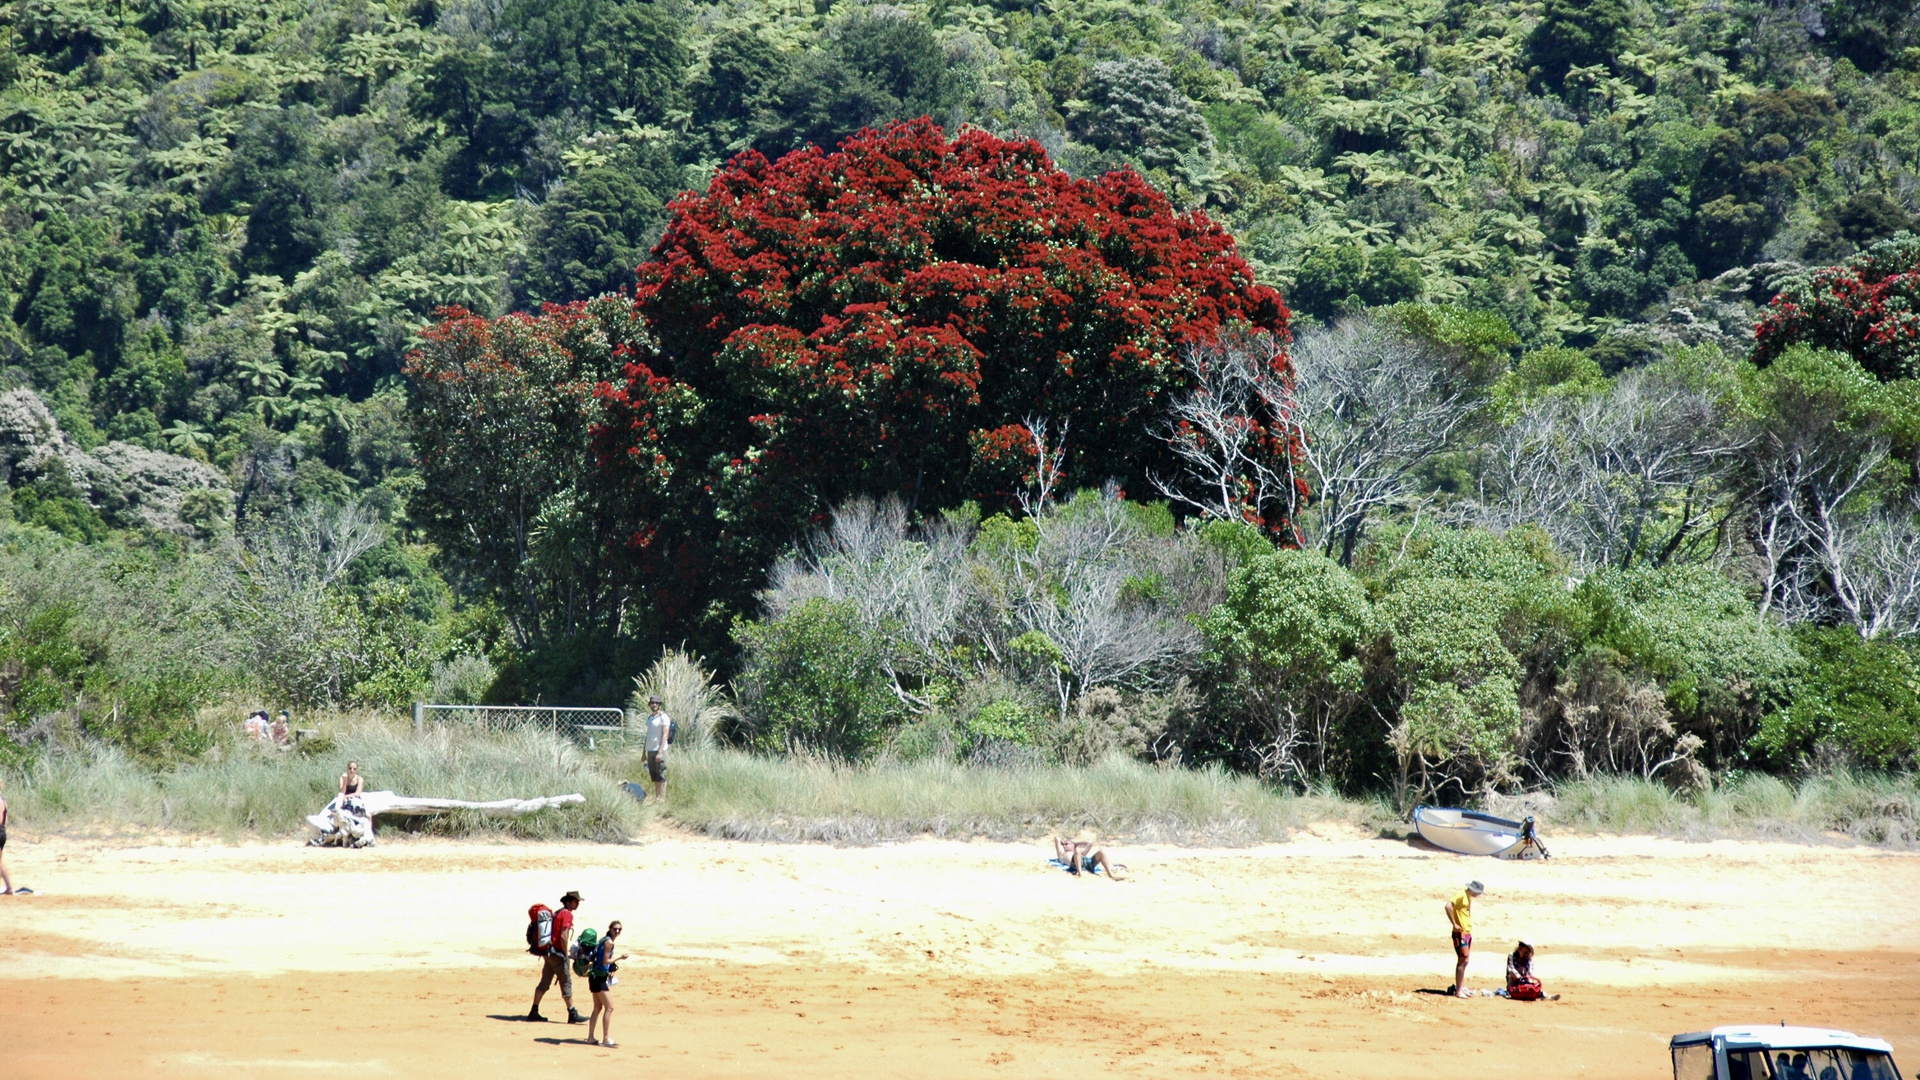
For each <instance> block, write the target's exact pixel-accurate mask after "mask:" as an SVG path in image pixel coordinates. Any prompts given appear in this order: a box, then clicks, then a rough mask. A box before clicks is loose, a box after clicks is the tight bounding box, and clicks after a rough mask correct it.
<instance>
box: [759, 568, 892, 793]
mask: <svg viewBox="0 0 1920 1080" xmlns="http://www.w3.org/2000/svg"><path fill="white" fill-rule="evenodd" d="M734 640H735V641H736V642H738V643H739V646H740V649H741V651H742V653H743V654H744V656H745V663H744V668H743V670H742V672H741V677H740V690H741V694H740V696H741V705H742V709H741V711H742V713H743V714H744V718H743V723H742V728H743V729H744V730H745V731H746V732H747V737H748V740H749V742H750V743H751V744H752V745H753V746H755V747H757V748H759V749H762V750H774V751H779V750H807V751H814V752H819V753H824V754H827V755H830V756H832V757H837V758H845V759H848V760H859V759H862V758H865V757H867V756H868V755H870V754H871V753H873V751H874V750H876V749H878V748H879V746H880V743H881V740H882V739H883V738H884V736H885V735H886V732H887V729H888V728H889V727H891V726H892V725H893V724H894V723H895V722H897V721H898V720H899V719H900V718H901V716H902V715H903V713H904V710H903V708H902V706H901V704H900V700H899V698H898V697H896V696H895V695H894V693H893V689H892V685H891V682H890V680H889V679H888V677H887V670H886V661H887V655H888V645H887V643H886V640H885V637H884V635H883V633H882V632H881V630H880V628H878V627H873V626H869V625H868V624H867V623H866V621H865V620H864V619H862V618H861V616H860V612H859V610H858V609H856V608H855V607H854V606H853V605H852V604H849V603H846V602H844V601H835V600H827V599H822V598H815V599H812V600H809V601H807V602H806V603H805V604H802V605H801V606H800V607H798V608H796V609H794V610H792V611H790V612H788V613H787V614H786V615H785V616H783V617H781V618H778V619H770V620H767V621H764V622H751V623H740V624H739V625H737V626H736V627H735V629H734Z"/></svg>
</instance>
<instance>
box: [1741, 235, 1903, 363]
mask: <svg viewBox="0 0 1920 1080" xmlns="http://www.w3.org/2000/svg"><path fill="white" fill-rule="evenodd" d="M1753 336H1754V349H1753V360H1754V363H1756V364H1761V365H1766V364H1769V363H1772V362H1773V359H1774V358H1775V357H1777V356H1779V355H1780V354H1781V353H1783V352H1785V351H1786V350H1787V348H1788V347H1789V346H1792V345H1796V344H1800V343H1805V344H1808V345H1816V346H1819V347H1821V348H1826V349H1834V350H1837V351H1839V352H1844V353H1850V354H1852V356H1853V358H1854V359H1856V360H1858V361H1860V366H1861V367H1864V368H1866V369H1867V370H1868V371H1871V372H1873V374H1874V375H1875V376H1877V377H1878V378H1880V379H1883V380H1891V379H1902V378H1920V238H1916V237H1913V236H1903V237H1901V238H1899V239H1894V240H1883V241H1881V242H1880V243H1877V244H1875V245H1873V246H1872V247H1870V248H1868V249H1867V250H1866V251H1863V252H1861V253H1860V254H1858V255H1855V256H1854V257H1852V258H1850V259H1848V260H1847V261H1846V262H1844V263H1841V264H1840V265H1839V266H1828V267H1823V268H1821V269H1819V270H1815V271H1814V272H1812V273H1811V274H1808V275H1806V276H1805V277H1804V278H1803V279H1801V280H1799V281H1797V282H1794V283H1793V284H1790V285H1788V286H1787V287H1786V288H1785V289H1783V290H1782V291H1781V293H1780V295H1778V296H1776V297H1774V298H1773V303H1772V304H1771V305H1770V306H1769V307H1768V309H1767V314H1766V316H1765V317H1764V318H1762V319H1761V320H1760V323H1759V325H1757V326H1755V327H1754V332H1753Z"/></svg>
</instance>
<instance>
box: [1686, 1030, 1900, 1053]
mask: <svg viewBox="0 0 1920 1080" xmlns="http://www.w3.org/2000/svg"><path fill="white" fill-rule="evenodd" d="M1715 1040H1718V1041H1720V1042H1723V1043H1725V1044H1726V1045H1727V1046H1728V1047H1729V1048H1733V1049H1739V1048H1741V1047H1764V1048H1766V1049H1768V1050H1774V1049H1780V1050H1792V1049H1796V1048H1798V1049H1804V1048H1807V1047H1814V1046H1845V1047H1849V1048H1851V1049H1854V1050H1877V1051H1879V1052H1881V1053H1883V1054H1891V1053H1893V1045H1892V1044H1891V1043H1889V1042H1887V1041H1886V1040H1885V1039H1870V1038H1864V1037H1862V1036H1859V1035H1855V1034H1854V1033H1853V1032H1851V1031H1840V1030H1838V1029H1835V1028H1815V1027H1787V1026H1785V1025H1783V1024H1729V1025H1725V1026H1722V1027H1717V1028H1714V1029H1713V1030H1712V1031H1690V1032H1688V1033H1686V1034H1684V1035H1675V1036H1674V1037H1673V1039H1672V1041H1671V1043H1670V1045H1672V1046H1686V1045H1689V1044H1691V1043H1703V1042H1711V1041H1715Z"/></svg>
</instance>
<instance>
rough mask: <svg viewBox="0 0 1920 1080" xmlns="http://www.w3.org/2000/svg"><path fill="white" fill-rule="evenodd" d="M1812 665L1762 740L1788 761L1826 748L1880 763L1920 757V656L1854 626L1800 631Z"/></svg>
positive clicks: (1803, 652) (1772, 755) (1763, 747)
mask: <svg viewBox="0 0 1920 1080" xmlns="http://www.w3.org/2000/svg"><path fill="white" fill-rule="evenodd" d="M1794 640H1795V644H1796V645H1797V646H1798V648H1799V652H1800V656H1801V658H1802V659H1803V660H1804V661H1805V662H1806V667H1805V668H1804V669H1803V670H1802V671H1801V673H1800V678H1799V680H1798V681H1797V682H1796V684H1795V686H1794V691H1793V701H1792V704H1790V705H1789V706H1788V707H1787V708H1785V709H1782V710H1780V711H1779V712H1776V713H1773V714H1771V715H1769V716H1768V717H1767V718H1766V720H1765V722H1764V723H1762V724H1761V727H1760V732H1759V734H1758V735H1756V736H1755V737H1754V745H1755V747H1756V748H1757V749H1759V750H1760V751H1761V752H1762V753H1764V754H1765V755H1766V757H1767V758H1768V759H1770V760H1771V761H1773V762H1775V763H1777V764H1781V765H1805V764H1806V763H1807V762H1808V761H1809V760H1810V759H1813V758H1816V757H1818V756H1819V755H1820V752H1821V751H1823V750H1824V751H1829V752H1838V753H1839V754H1840V755H1843V756H1844V757H1846V758H1849V759H1851V760H1852V761H1853V762H1856V763H1858V764H1862V765H1867V766H1871V767H1873V768H1888V767H1907V768H1911V767H1913V766H1914V765H1915V764H1916V762H1917V761H1920V657H1916V656H1915V653H1914V650H1913V649H1912V648H1911V647H1909V646H1903V645H1900V644H1896V643H1894V642H1890V641H1878V640H1876V641H1867V640H1863V639H1862V638H1861V637H1860V635H1859V634H1858V633H1856V632H1854V630H1853V629H1852V628H1850V627H1828V628H1808V629H1804V630H1802V631H1800V632H1799V633H1798V634H1797V635H1795V639H1794Z"/></svg>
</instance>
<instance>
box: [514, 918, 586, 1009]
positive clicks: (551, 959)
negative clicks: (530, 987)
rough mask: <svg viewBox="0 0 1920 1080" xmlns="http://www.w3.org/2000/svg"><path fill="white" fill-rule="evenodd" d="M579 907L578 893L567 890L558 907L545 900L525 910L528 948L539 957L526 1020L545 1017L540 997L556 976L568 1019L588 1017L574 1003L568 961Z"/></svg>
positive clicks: (543, 995) (571, 972)
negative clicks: (536, 975)
mask: <svg viewBox="0 0 1920 1080" xmlns="http://www.w3.org/2000/svg"><path fill="white" fill-rule="evenodd" d="M579 907H580V894H579V893H577V892H569V893H567V894H566V895H565V896H562V897H561V898H560V910H558V911H554V910H552V909H550V908H548V907H547V906H546V905H545V904H535V905H533V907H531V908H529V909H528V910H527V951H528V952H530V953H532V954H533V955H535V956H538V957H540V958H541V962H540V964H541V966H540V985H539V987H538V988H537V989H535V990H534V992H533V1008H532V1009H529V1010H528V1011H527V1019H528V1020H538V1021H541V1022H545V1020H546V1019H547V1018H546V1017H544V1016H541V1015H540V999H541V998H542V997H545V996H546V993H547V987H549V986H552V985H553V983H554V981H555V980H556V979H557V980H559V983H560V997H561V999H562V1000H564V1001H565V1002H566V1003H567V1023H569V1024H579V1023H583V1022H585V1021H586V1019H587V1018H586V1017H584V1016H582V1015H580V1010H578V1009H576V1008H574V1007H573V971H572V969H571V968H570V967H568V965H567V960H568V952H569V946H571V945H572V944H573V913H574V912H575V911H576V910H578V909H579Z"/></svg>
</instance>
